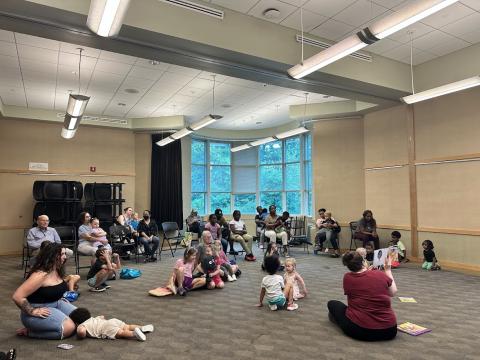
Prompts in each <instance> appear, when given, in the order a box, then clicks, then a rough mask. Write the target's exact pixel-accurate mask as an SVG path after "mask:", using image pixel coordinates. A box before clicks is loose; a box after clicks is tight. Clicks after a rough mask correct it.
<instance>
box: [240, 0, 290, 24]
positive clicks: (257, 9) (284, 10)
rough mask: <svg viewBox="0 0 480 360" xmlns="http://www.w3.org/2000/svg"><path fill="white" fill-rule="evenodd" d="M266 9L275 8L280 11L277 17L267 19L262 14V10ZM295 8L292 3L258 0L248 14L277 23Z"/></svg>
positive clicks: (276, 0)
mask: <svg viewBox="0 0 480 360" xmlns="http://www.w3.org/2000/svg"><path fill="white" fill-rule="evenodd" d="M267 9H277V10H279V11H280V14H279V16H278V18H276V19H268V18H266V17H265V16H263V12H264V11H265V10H267ZM296 9H297V8H296V7H295V6H293V5H290V4H286V3H284V2H281V1H278V0H260V1H259V2H258V3H257V4H255V6H254V7H252V8H251V9H250V10H249V12H248V14H249V15H252V16H255V17H257V18H259V19H262V20H265V21H269V22H273V23H279V22H281V21H282V20H284V19H285V18H286V17H287V16H288V15H290V14H291V13H293V12H294V11H295V10H296Z"/></svg>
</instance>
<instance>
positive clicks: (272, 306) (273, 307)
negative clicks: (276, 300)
mask: <svg viewBox="0 0 480 360" xmlns="http://www.w3.org/2000/svg"><path fill="white" fill-rule="evenodd" d="M268 306H269V307H270V310H272V311H275V310H277V305H275V304H268Z"/></svg>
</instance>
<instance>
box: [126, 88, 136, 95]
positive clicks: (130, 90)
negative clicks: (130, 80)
mask: <svg viewBox="0 0 480 360" xmlns="http://www.w3.org/2000/svg"><path fill="white" fill-rule="evenodd" d="M124 91H125V92H126V93H128V94H138V93H139V91H138V90H137V89H125V90H124Z"/></svg>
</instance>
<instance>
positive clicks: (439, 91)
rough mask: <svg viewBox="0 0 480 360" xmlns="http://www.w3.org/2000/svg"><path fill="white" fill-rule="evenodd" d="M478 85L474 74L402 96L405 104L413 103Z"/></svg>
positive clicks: (479, 77) (479, 82)
mask: <svg viewBox="0 0 480 360" xmlns="http://www.w3.org/2000/svg"><path fill="white" fill-rule="evenodd" d="M479 85H480V76H474V77H471V78H468V79H464V80H460V81H457V82H454V83H451V84H447V85H443V86H439V87H436V88H433V89H430V90H425V91H422V92H419V93H416V94H413V95H408V96H405V97H403V98H402V100H403V101H404V102H406V103H407V104H413V103H416V102H419V101H423V100H427V99H432V98H435V97H437V96H442V95H446V94H450V93H453V92H456V91H461V90H465V89H470V88H472V87H475V86H479Z"/></svg>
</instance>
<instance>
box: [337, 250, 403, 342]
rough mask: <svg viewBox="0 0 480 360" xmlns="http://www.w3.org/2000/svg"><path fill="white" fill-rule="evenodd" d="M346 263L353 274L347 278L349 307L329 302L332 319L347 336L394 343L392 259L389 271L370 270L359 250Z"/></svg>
mask: <svg viewBox="0 0 480 360" xmlns="http://www.w3.org/2000/svg"><path fill="white" fill-rule="evenodd" d="M342 261H343V264H344V265H345V266H347V267H348V269H349V270H350V271H351V272H349V273H346V274H345V275H344V277H343V289H344V292H345V295H347V300H348V306H347V305H345V304H344V303H343V302H341V301H337V300H331V301H329V302H328V304H327V306H328V311H329V318H330V320H332V322H334V323H335V324H337V325H338V326H339V327H340V328H341V329H342V331H343V332H344V333H345V335H347V336H349V337H351V338H354V339H357V340H363V341H381V340H391V339H393V338H394V337H395V336H396V335H397V319H396V317H395V313H394V312H393V309H392V307H391V302H390V298H391V297H392V296H394V295H395V294H396V292H397V285H396V284H395V280H394V279H393V275H392V270H391V268H392V266H391V265H392V259H391V257H390V256H388V257H387V260H386V262H385V271H384V272H383V271H379V270H368V268H367V267H366V265H365V264H364V261H363V257H362V255H361V254H359V253H358V252H356V251H350V252H348V253H346V254H345V255H343V258H342Z"/></svg>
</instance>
